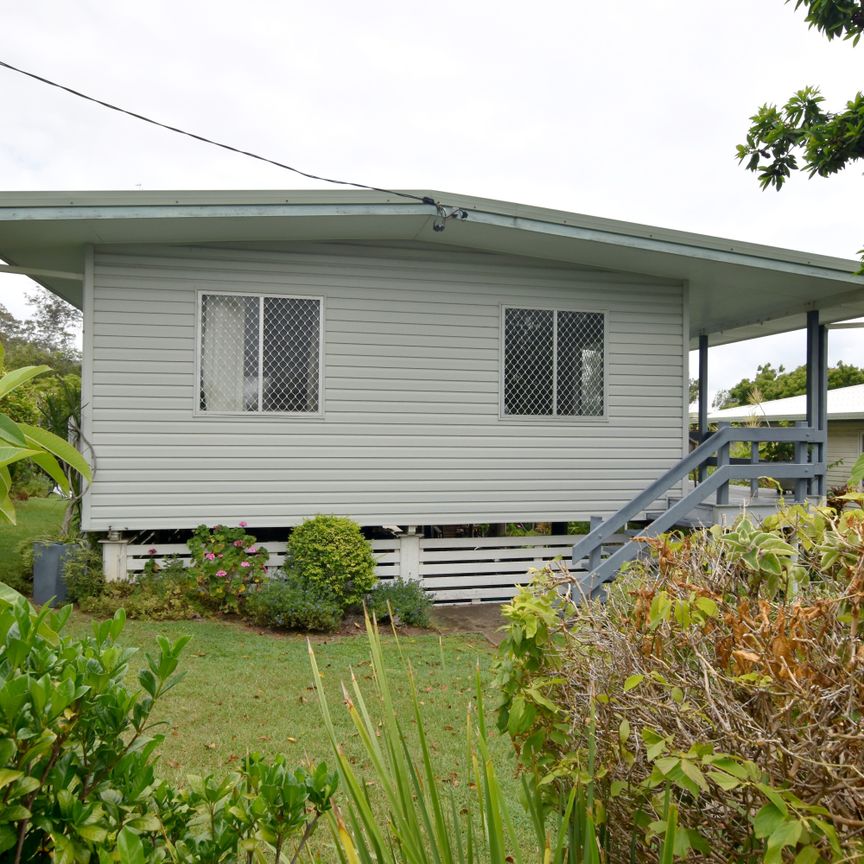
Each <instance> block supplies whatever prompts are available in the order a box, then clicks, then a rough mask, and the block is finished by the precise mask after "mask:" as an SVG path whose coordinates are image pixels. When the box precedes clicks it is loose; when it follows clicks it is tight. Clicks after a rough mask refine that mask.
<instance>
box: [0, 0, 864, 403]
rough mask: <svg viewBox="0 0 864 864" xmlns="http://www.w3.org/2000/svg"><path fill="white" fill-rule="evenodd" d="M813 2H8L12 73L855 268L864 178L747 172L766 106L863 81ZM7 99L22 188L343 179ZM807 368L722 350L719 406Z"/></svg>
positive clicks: (1, 49)
mask: <svg viewBox="0 0 864 864" xmlns="http://www.w3.org/2000/svg"><path fill="white" fill-rule="evenodd" d="M793 6H794V4H786V3H784V2H783V0H723V2H693V0H619V2H617V3H597V2H590V3H589V2H586V0H566V2H546V0H536V2H533V3H525V2H524V0H520V2H518V3H516V2H509V0H495V2H485V0H483V2H476V0H458V2H456V0H436V2H426V3H406V2H405V0H393V2H378V0H368V2H365V3H356V2H347V0H330V2H326V0H318V2H299V0H282V2H275V0H246V2H244V3H243V4H237V3H227V2H221V0H209V2H202V0H194V2H192V0H190V2H181V0H170V2H169V0H147V2H146V3H145V2H142V0H138V2H121V3H105V2H101V0H100V2H94V0H78V2H74V3H70V2H68V0H41V2H32V3H20V2H12V0H0V11H2V16H3V31H2V34H0V59H4V60H6V61H7V62H10V63H12V64H14V65H18V66H22V67H24V68H26V69H29V70H32V71H34V72H37V73H38V74H41V75H44V76H46V77H48V78H53V79H56V80H60V81H62V82H64V83H67V84H69V85H70V86H72V87H75V88H77V89H81V90H83V91H85V92H89V93H91V94H93V95H95V96H98V97H100V98H102V99H105V100H106V101H111V102H115V103H118V104H121V105H124V106H127V107H130V108H131V109H133V110H136V111H138V112H140V113H144V114H149V115H151V116H154V117H156V118H158V119H161V120H163V121H164V122H167V123H171V124H173V125H179V126H184V127H187V128H189V129H191V130H194V131H198V132H200V133H201V134H203V135H207V136H210V137H215V138H217V139H222V140H225V141H227V142H230V143H233V144H235V145H237V146H239V147H243V148H246V149H251V150H255V151H257V152H260V153H263V154H265V155H269V156H272V157H273V158H275V159H279V160H282V161H286V162H289V163H290V164H295V165H297V166H299V167H302V168H304V169H306V170H309V171H312V172H315V173H322V174H325V175H328V176H334V177H339V178H344V179H350V180H357V181H360V182H363V183H369V184H373V185H380V186H386V187H389V188H405V187H411V188H431V189H440V190H445V191H455V192H465V193H470V194H475V195H482V196H487V197H490V198H501V199H505V200H511V201H520V202H524V203H529V204H537V205H541V206H547V207H556V208H561V209H565V210H572V211H576V212H581V213H588V214H593V215H598V216H608V217H612V218H616V219H624V220H632V221H637V222H645V223H649V224H655V225H662V226H666V227H671V228H681V229H686V230H690V231H698V232H704V233H707V234H715V235H721V236H728V237H733V238H739V239H746V240H752V241H756V242H761V243H769V244H775V245H778V246H786V247H792V248H800V249H806V250H808V251H813V252H821V253H827V254H832V255H840V256H844V257H849V258H852V257H854V256H855V253H856V250H857V249H859V248H860V247H861V246H862V245H864V224H862V221H861V219H860V215H859V214H860V202H861V201H862V200H864V180H862V177H861V172H860V169H859V170H854V169H853V170H850V171H847V172H845V173H844V174H843V175H841V176H838V177H835V178H832V179H830V180H819V179H817V180H814V181H808V180H806V179H805V178H803V177H801V178H795V180H794V182H792V183H790V184H789V185H788V186H787V188H786V189H784V190H783V191H782V192H781V193H779V194H778V193H775V192H760V190H759V188H758V185H757V183H756V181H755V178H754V177H753V175H751V174H749V173H747V172H745V171H744V170H743V169H742V168H741V167H740V166H739V165H738V164H737V162H736V161H735V159H734V158H733V154H734V147H735V144H737V143H739V142H740V141H741V140H742V139H743V137H744V133H745V131H746V128H747V118H748V117H749V115H750V114H751V113H753V111H754V109H755V108H756V107H757V105H759V104H760V103H761V102H764V101H766V100H767V101H780V100H783V99H785V98H786V97H787V96H788V95H790V94H791V92H792V91H793V90H795V89H797V88H799V87H801V86H803V85H805V84H811V83H812V84H819V85H821V86H822V89H823V92H824V94H825V96H826V97H827V98H828V101H829V105H831V106H836V107H838V108H839V107H841V105H842V103H843V101H845V99H847V98H850V97H851V96H852V95H853V94H854V92H855V91H856V90H857V89H859V88H861V87H862V83H864V82H862V78H861V74H860V70H861V63H862V60H864V46H861V47H859V48H858V49H857V53H856V49H853V48H852V47H851V45H849V44H848V43H832V44H829V43H827V42H826V41H825V40H824V39H823V38H822V37H821V36H819V35H818V34H817V33H815V32H812V31H808V30H807V28H806V26H805V25H804V24H803V14H802V12H800V11H799V12H796V11H795V10H794V8H793ZM0 94H2V102H3V119H2V130H3V132H2V135H0V188H3V189H135V188H137V187H139V186H140V187H143V188H145V189H160V188H174V189H180V188H197V189H203V188H289V189H290V188H308V187H310V186H315V185H318V186H320V185H321V184H313V183H310V182H309V181H305V180H303V179H302V178H299V177H297V176H296V175H292V174H289V173H286V172H284V171H280V170H279V169H277V168H271V167H267V166H263V165H260V164H256V163H255V162H253V161H251V160H248V159H244V158H243V157H240V156H235V155H231V154H229V153H225V152H221V151H219V150H216V149H214V148H208V147H206V146H205V145H202V144H199V143H196V142H193V141H189V140H185V139H183V138H180V137H178V136H175V135H172V134H170V133H167V132H163V131H161V130H158V129H155V128H151V127H148V126H146V125H143V124H141V123H139V122H137V121H135V120H132V119H129V118H124V117H121V116H119V115H115V114H113V113H111V112H108V111H106V110H105V109H102V108H99V107H97V106H94V105H89V104H87V103H85V102H83V101H80V100H77V99H75V98H73V97H71V96H68V95H66V94H63V93H60V92H59V91H55V90H52V89H50V88H47V87H45V86H44V85H41V84H38V83H36V82H33V81H29V80H27V79H25V78H22V77H20V76H18V75H15V74H14V73H12V72H9V71H7V70H3V69H0ZM856 204H857V205H859V206H858V207H856V206H855V205H856ZM25 287H26V280H24V279H21V278H13V277H10V276H0V302H3V303H4V304H5V305H7V306H8V307H9V308H10V309H11V310H12V311H14V312H15V313H16V314H22V313H23V312H24V311H25V306H24V305H23V302H22V296H21V295H22V292H23V290H24V288H25ZM803 357H804V349H803V337H802V335H801V334H800V333H796V334H788V335H784V336H779V337H772V338H770V339H767V340H758V341H754V342H751V343H747V344H746V345H744V346H737V347H729V348H721V349H716V350H715V351H713V352H712V359H711V365H712V375H711V388H712V389H716V388H718V387H723V386H728V384H730V383H733V382H734V381H736V380H738V379H739V378H740V377H742V376H743V375H745V374H751V373H752V372H753V370H754V369H755V366H756V364H757V363H758V362H761V361H765V360H771V361H772V362H774V363H775V365H776V364H778V363H785V364H786V365H787V366H790V365H798V364H799V363H800V362H802V361H803ZM838 359H844V360H847V361H849V362H855V363H858V364H864V331H854V330H852V331H846V332H835V333H832V346H831V362H832V363H833V362H836V360H838ZM694 371H695V370H694Z"/></svg>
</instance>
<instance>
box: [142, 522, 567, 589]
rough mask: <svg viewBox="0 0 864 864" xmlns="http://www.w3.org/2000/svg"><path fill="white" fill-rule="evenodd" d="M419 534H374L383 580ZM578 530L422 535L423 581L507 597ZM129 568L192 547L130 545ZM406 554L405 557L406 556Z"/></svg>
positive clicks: (273, 563)
mask: <svg viewBox="0 0 864 864" xmlns="http://www.w3.org/2000/svg"><path fill="white" fill-rule="evenodd" d="M409 539H410V540H413V541H414V542H415V543H416V541H417V539H418V538H409V537H408V535H403V538H394V539H392V540H372V541H371V546H372V551H373V553H374V555H375V559H376V562H377V565H376V568H375V573H376V575H377V576H378V578H379V579H380V580H382V581H387V580H390V579H396V578H399V577H400V575H401V567H400V563H401V560H402V555H401V551H400V550H401V547H402V546H403V545H404V544H405V543H407V542H409ZM578 539H579V537H578V535H576V536H574V535H560V536H554V537H549V536H544V535H536V536H529V537H457V538H452V539H445V538H432V539H427V538H425V537H421V538H419V545H420V582H421V584H422V585H423V587H424V588H425V589H426V590H427V591H428V592H429V593H430V594H431V595H432V596H433V598H434V600H435V602H436V603H477V602H482V601H505V600H509V599H510V598H512V597H513V596H514V594H515V593H516V591H517V590H518V588H519V586H521V585H526V584H527V583H528V582H530V581H531V573H530V571H531V570H532V569H535V568H536V569H540V568H542V567H544V566H546V565H547V564H552V565H553V566H554V565H555V564H556V563H557V562H559V561H560V562H563V563H564V564H565V565H566V564H567V563H569V560H570V550H571V549H572V547H573V544H574V543H575V542H576V541H577V540H578ZM257 545H259V546H263V547H264V548H265V549H267V551H268V552H269V553H270V558H269V559H268V562H267V568H268V570H270V571H271V572H274V571H275V570H277V569H278V568H279V567H281V566H282V565H283V563H284V561H285V550H286V544H285V543H284V542H272V543H271V542H268V543H259V544H257ZM125 549H126V573H127V576H131V575H134V574H137V573H140V572H141V571H143V570H144V567H145V565H146V563H147V562H148V561H155V562H156V563H157V564H159V565H160V566H164V565H165V564H167V563H169V562H170V561H171V560H179V561H182V562H183V564H184V565H188V564H189V561H190V556H189V548H188V547H187V546H186V544H185V543H161V544H160V543H155V544H150V545H127V546H126V547H125ZM406 560H407V559H406Z"/></svg>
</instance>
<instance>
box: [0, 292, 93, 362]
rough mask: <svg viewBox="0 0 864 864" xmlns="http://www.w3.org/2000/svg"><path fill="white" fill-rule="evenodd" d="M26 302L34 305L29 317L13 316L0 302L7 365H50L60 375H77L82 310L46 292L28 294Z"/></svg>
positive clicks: (0, 329)
mask: <svg viewBox="0 0 864 864" xmlns="http://www.w3.org/2000/svg"><path fill="white" fill-rule="evenodd" d="M52 298H53V299H52ZM55 301H56V302H55ZM28 302H29V304H30V305H31V306H32V307H35V311H34V314H33V317H32V318H28V319H19V318H16V317H15V316H14V315H13V314H12V313H11V312H10V311H9V310H8V309H7V308H6V307H5V306H4V305H3V304H2V303H0V343H2V344H3V345H4V346H5V348H6V359H5V365H6V368H7V369H18V368H20V367H21V366H50V367H51V368H52V369H53V370H54V371H55V372H57V373H58V374H60V375H73V374H74V375H79V374H80V373H81V355H80V353H79V351H78V347H77V345H76V342H77V331H78V329H79V322H80V318H81V313H80V312H79V311H78V310H77V309H75V307H74V306H70V305H69V304H68V303H67V302H66V301H65V300H61V299H60V298H59V297H53V295H49V294H48V292H47V291H43V293H42V294H35V293H34V294H31V295H28Z"/></svg>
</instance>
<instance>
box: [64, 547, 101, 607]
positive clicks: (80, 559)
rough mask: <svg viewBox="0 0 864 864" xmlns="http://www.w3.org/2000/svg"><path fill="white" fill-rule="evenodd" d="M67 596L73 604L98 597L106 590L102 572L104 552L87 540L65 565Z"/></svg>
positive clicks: (67, 559)
mask: <svg viewBox="0 0 864 864" xmlns="http://www.w3.org/2000/svg"><path fill="white" fill-rule="evenodd" d="M63 579H64V581H65V582H66V595H67V596H68V597H69V599H70V600H71V601H72V602H73V603H79V602H80V601H82V600H84V599H86V598H88V597H98V596H99V595H100V594H101V593H102V591H103V590H104V588H105V576H104V575H103V572H102V551H101V549H98V548H93V546H91V545H89V544H88V543H87V541H86V540H84V541H82V543H81V545H80V546H79V547H78V548H77V549H76V550H75V551H74V552H73V553H72V555H70V556H69V557H68V558H66V560H65V562H64V563H63Z"/></svg>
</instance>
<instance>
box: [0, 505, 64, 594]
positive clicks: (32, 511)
mask: <svg viewBox="0 0 864 864" xmlns="http://www.w3.org/2000/svg"><path fill="white" fill-rule="evenodd" d="M65 508H66V502H65V501H64V500H63V499H62V498H58V497H57V496H56V495H51V496H49V497H48V498H30V499H28V500H27V501H20V502H17V503H16V504H15V510H16V513H17V516H18V524H17V525H0V582H8V583H10V584H12V585H13V586H15V587H18V586H19V585H20V584H21V575H22V574H21V555H20V554H19V552H18V546H19V545H20V544H21V543H22V542H23V541H25V540H28V539H31V538H33V539H36V538H38V537H45V536H49V535H51V534H54V533H56V532H57V531H58V530H59V529H60V524H61V522H62V521H63V512H64V510H65Z"/></svg>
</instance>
